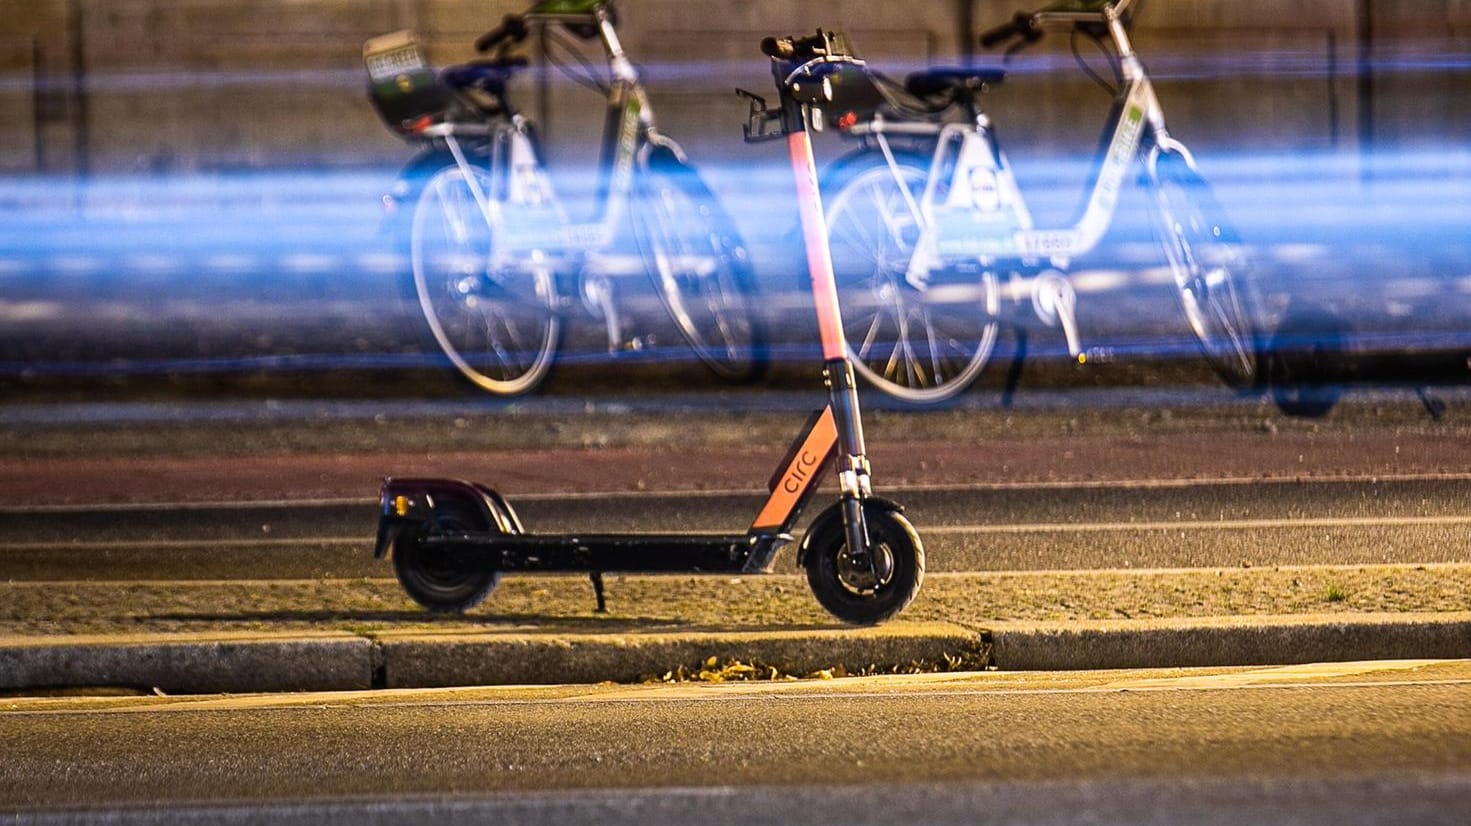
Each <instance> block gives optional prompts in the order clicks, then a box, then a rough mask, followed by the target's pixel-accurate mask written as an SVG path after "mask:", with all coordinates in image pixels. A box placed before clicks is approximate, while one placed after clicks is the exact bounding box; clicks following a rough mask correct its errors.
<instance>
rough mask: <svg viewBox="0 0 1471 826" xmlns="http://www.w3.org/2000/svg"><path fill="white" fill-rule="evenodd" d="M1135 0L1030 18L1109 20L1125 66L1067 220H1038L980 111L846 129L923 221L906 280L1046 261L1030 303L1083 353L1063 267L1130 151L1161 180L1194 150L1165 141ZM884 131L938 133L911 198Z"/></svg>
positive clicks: (1115, 194) (1087, 233)
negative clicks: (867, 140) (1135, 35)
mask: <svg viewBox="0 0 1471 826" xmlns="http://www.w3.org/2000/svg"><path fill="white" fill-rule="evenodd" d="M1131 3H1132V0H1125V2H1121V3H1119V4H1118V5H1116V6H1111V7H1109V8H1107V9H1106V10H1105V11H1103V12H1100V13H1072V12H1042V13H1039V14H1037V15H1036V16H1035V17H1034V18H1033V19H1034V22H1035V23H1036V24H1037V25H1039V26H1048V25H1056V24H1065V25H1073V24H1076V23H1080V22H1083V23H1093V22H1106V23H1107V24H1108V29H1109V33H1110V36H1111V38H1112V40H1113V43H1114V46H1115V48H1116V49H1117V51H1118V55H1119V60H1120V65H1121V68H1122V72H1123V79H1124V85H1123V88H1122V90H1121V91H1120V93H1119V97H1118V99H1117V101H1116V106H1115V109H1116V114H1115V116H1114V121H1113V126H1112V136H1111V138H1110V139H1109V142H1108V144H1107V146H1106V148H1105V149H1104V151H1103V153H1102V155H1101V156H1100V158H1099V163H1098V169H1097V174H1096V176H1095V180H1094V184H1093V188H1092V191H1091V192H1090V193H1089V195H1088V199H1087V202H1086V206H1085V208H1084V209H1083V210H1082V214H1081V217H1080V218H1079V219H1078V221H1077V222H1076V223H1075V224H1074V225H1072V226H1069V227H1061V228H1041V229H1039V228H1037V227H1036V226H1034V224H1033V221H1032V217H1031V213H1030V211H1029V210H1028V209H1027V205H1026V201H1025V199H1024V198H1023V196H1022V193H1021V190H1020V188H1019V187H1018V186H1017V183H1016V176H1015V175H1014V174H1013V173H1012V169H1011V164H1010V163H1009V162H1008V161H1007V158H1006V154H1005V153H1004V152H1003V151H1002V150H1001V147H1000V145H999V144H998V142H997V140H996V137H995V135H994V133H993V132H992V129H991V122H990V119H989V118H987V117H986V115H984V114H978V115H977V117H976V120H975V122H974V123H973V124H960V123H951V124H945V125H938V124H924V123H906V122H893V123H890V122H886V121H885V120H883V118H882V117H881V116H880V117H877V118H875V119H874V120H873V121H872V122H870V123H867V124H860V125H858V126H856V127H853V128H851V129H850V130H848V131H849V134H852V135H862V136H869V137H872V139H873V140H874V142H875V143H876V144H877V145H878V147H879V149H880V151H881V152H882V153H883V154H884V157H885V159H886V160H887V162H888V165H889V169H890V171H891V173H892V174H893V175H894V179H895V181H897V182H899V184H900V185H899V190H900V192H902V193H903V194H904V197H905V201H906V206H907V208H908V210H909V212H910V214H911V216H912V217H913V219H914V221H915V222H916V224H917V225H918V227H919V230H920V236H919V240H918V242H917V244H916V247H915V253H914V255H913V257H912V258H911V259H910V262H909V268H908V271H907V272H906V274H905V278H906V280H907V281H908V282H909V284H910V285H911V286H913V287H915V288H916V289H920V290H924V289H926V288H927V287H928V284H929V280H930V275H931V274H932V273H933V272H935V271H936V270H940V269H943V268H946V267H949V266H953V265H954V264H956V263H959V262H964V263H977V264H979V265H980V266H982V267H985V268H986V269H987V271H988V272H989V271H993V270H994V269H996V268H998V267H999V266H1000V265H1001V264H1002V262H1015V263H1016V264H1018V265H1020V266H1022V267H1024V268H1029V269H1030V268H1036V267H1038V266H1040V265H1041V264H1042V263H1043V262H1046V263H1047V264H1048V265H1050V267H1051V268H1052V270H1049V271H1047V272H1044V273H1043V274H1042V275H1040V276H1038V277H1036V278H1034V279H1032V281H1031V285H1030V287H1031V290H1030V292H1031V298H1032V305H1033V308H1034V309H1035V311H1036V313H1037V315H1038V317H1039V318H1041V319H1042V320H1043V321H1045V322H1048V323H1055V324H1057V325H1059V326H1061V327H1062V329H1063V333H1064V336H1065V337H1066V339H1067V345H1068V350H1069V352H1070V353H1071V354H1072V356H1073V357H1075V358H1076V357H1078V356H1079V354H1080V353H1081V352H1082V346H1081V342H1080V340H1079V336H1078V332H1077V325H1076V320H1075V312H1074V309H1075V305H1076V296H1075V294H1074V292H1073V289H1072V286H1071V284H1070V283H1069V282H1068V281H1067V279H1066V277H1065V276H1063V275H1062V271H1066V270H1067V268H1068V267H1069V266H1070V264H1071V262H1072V259H1074V258H1076V257H1078V256H1080V255H1083V254H1086V253H1087V252H1089V251H1091V250H1092V249H1094V248H1095V247H1096V246H1098V243H1099V242H1100V241H1101V240H1102V239H1103V236H1104V234H1105V233H1106V232H1107V231H1108V227H1109V225H1110V224H1112V222H1113V217H1114V214H1115V212H1116V210H1117V208H1118V203H1119V195H1120V193H1121V191H1122V189H1123V186H1124V182H1125V180H1126V178H1127V175H1128V173H1129V170H1130V168H1131V166H1132V165H1133V162H1134V159H1135V158H1138V159H1139V160H1140V162H1141V163H1142V164H1143V165H1144V169H1145V171H1146V174H1148V175H1149V178H1150V181H1151V183H1156V182H1157V175H1156V171H1157V167H1156V165H1157V162H1158V159H1159V156H1160V154H1161V153H1163V152H1170V153H1176V154H1178V155H1180V156H1181V157H1182V158H1183V159H1184V161H1185V163H1186V164H1187V165H1188V166H1189V167H1190V168H1191V169H1192V170H1194V169H1195V159H1194V157H1193V156H1192V155H1191V154H1190V150H1189V149H1187V148H1186V147H1185V146H1184V145H1183V144H1181V143H1180V142H1178V141H1176V140H1174V139H1173V138H1171V137H1170V135H1169V131H1168V129H1167V128H1166V127H1165V117H1164V110H1163V109H1162V108H1161V106H1160V103H1159V98H1158V97H1157V96H1156V95H1155V92H1154V86H1153V84H1152V83H1151V82H1150V80H1149V76H1148V73H1147V72H1145V70H1144V66H1143V64H1142V63H1141V62H1140V60H1139V57H1138V55H1137V54H1136V53H1135V52H1134V49H1133V44H1132V43H1131V42H1130V40H1129V36H1128V32H1127V30H1126V29H1125V27H1124V24H1123V22H1122V14H1123V11H1124V10H1125V9H1126V8H1127V7H1128V6H1129V5H1130V4H1131ZM889 135H909V136H915V135H922V136H928V135H934V136H936V147H935V152H934V156H933V159H932V161H931V164H930V170H929V174H928V176H927V179H926V180H927V183H926V185H925V190H924V193H923V195H922V196H921V198H920V199H919V201H917V202H916V201H915V199H914V198H913V196H912V194H911V193H910V191H909V189H908V187H907V186H905V185H904V184H903V181H904V179H903V173H902V171H901V169H900V167H899V164H898V161H897V159H896V158H895V156H894V152H893V150H892V148H891V147H890V144H889V140H888V136H889ZM947 169H949V170H950V171H949V172H948V174H947V172H946V170H947ZM991 277H994V275H993V276H991Z"/></svg>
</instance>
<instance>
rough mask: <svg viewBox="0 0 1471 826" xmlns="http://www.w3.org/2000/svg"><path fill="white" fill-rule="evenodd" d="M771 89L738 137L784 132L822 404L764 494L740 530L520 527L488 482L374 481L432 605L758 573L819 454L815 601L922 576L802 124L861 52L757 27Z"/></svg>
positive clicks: (803, 554) (387, 535) (894, 601)
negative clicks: (881, 484) (869, 421)
mask: <svg viewBox="0 0 1471 826" xmlns="http://www.w3.org/2000/svg"><path fill="white" fill-rule="evenodd" d="M762 51H763V52H765V53H766V55H767V56H768V57H770V58H771V61H772V74H773V76H774V78H775V80H776V85H777V89H778V92H779V94H780V95H781V103H780V106H778V107H777V108H775V109H770V110H768V109H766V104H765V101H764V100H762V99H761V98H759V97H757V96H756V95H752V94H751V93H749V92H742V93H741V94H742V95H744V96H745V97H746V98H748V99H750V101H751V108H752V113H751V121H750V123H748V124H747V126H746V139H747V141H748V142H757V141H763V140H767V139H779V138H782V137H785V138H786V140H787V143H788V148H789V150H790V157H791V164H792V172H793V174H794V176H795V178H796V188H797V201H798V206H799V210H800V214H801V219H802V231H803V240H804V242H805V244H806V248H807V265H808V271H809V274H810V276H811V283H812V297H813V301H814V303H815V305H816V309H817V322H818V330H819V333H820V337H821V342H822V355H823V366H822V370H823V378H824V383H825V384H826V387H827V394H828V403H827V406H826V407H825V408H824V409H822V410H820V411H818V412H816V413H814V414H813V416H812V417H811V418H810V419H809V420H808V422H807V425H806V427H805V428H803V430H802V431H801V433H800V435H799V436H798V438H797V439H796V440H795V441H794V442H793V444H792V446H791V448H790V449H789V450H788V451H787V454H786V456H785V457H783V458H782V460H781V463H780V464H779V465H778V466H777V469H776V473H775V475H773V477H772V479H771V482H770V485H769V489H770V495H769V496H768V498H767V500H766V502H765V504H764V505H763V506H762V508H761V510H760V512H759V513H757V515H756V518H755V520H754V521H753V522H752V523H751V526H750V527H749V528H747V529H746V531H745V533H741V534H727V535H693V534H595V535H584V534H537V533H528V532H527V531H526V530H525V528H524V527H523V526H522V524H521V520H520V518H519V517H517V515H516V511H515V509H514V508H512V507H511V504H510V503H509V502H508V501H506V499H505V498H504V497H503V496H501V494H500V493H498V492H497V491H495V490H493V489H492V488H489V487H487V486H485V485H482V484H478V483H474V482H465V481H458V480H452V479H397V478H388V479H385V480H384V482H383V486H382V489H381V494H380V504H381V512H380V517H379V522H378V538H377V543H376V546H375V548H374V556H375V557H376V558H379V559H382V558H383V557H385V556H391V558H392V561H393V568H394V572H395V574H396V575H397V577H398V580H399V583H400V584H401V585H402V586H403V588H404V590H405V591H406V592H407V593H408V595H409V596H410V597H412V598H413V599H414V600H415V601H416V602H418V603H419V604H420V605H422V606H424V607H425V608H428V609H429V610H431V611H437V612H463V611H466V610H468V609H470V608H472V607H474V606H476V605H478V604H479V603H480V602H482V601H483V600H484V599H485V598H486V597H487V596H489V595H490V593H491V591H492V590H494V589H495V586H496V584H497V583H498V582H499V581H500V577H501V575H502V574H506V573H522V572H526V573H530V572H540V573H584V574H587V575H589V576H590V577H591V580H592V584H593V589H594V593H595V595H596V598H597V609H598V611H600V612H602V611H605V610H606V600H605V596H604V590H603V580H602V577H603V574H607V573H638V574H655V573H686V574H687V573H697V574H724V575H730V574H758V573H768V572H770V571H771V568H772V564H773V562H774V560H775V558H776V554H777V552H778V551H779V550H781V549H782V548H783V547H784V546H786V545H788V544H790V543H791V542H792V541H793V539H794V537H793V536H792V530H793V529H794V528H795V527H796V523H797V520H798V518H799V517H800V516H801V514H802V511H803V509H804V508H805V507H806V506H807V504H808V502H809V500H810V499H811V498H812V495H813V494H814V493H815V492H816V490H817V488H818V486H819V483H820V482H821V480H822V478H823V477H824V475H825V474H826V473H827V472H828V470H829V468H831V467H833V466H836V470H837V476H838V482H839V489H840V498H839V501H838V502H836V503H834V504H833V505H831V506H830V507H828V508H827V509H825V510H824V511H823V512H822V513H821V514H819V515H818V516H817V517H816V519H815V520H814V521H813V522H812V524H811V525H810V526H809V527H808V528H807V531H806V533H805V534H804V535H803V537H802V541H801V544H800V545H799V546H798V549H797V563H798V565H799V566H800V567H801V568H803V569H804V570H805V572H806V575H807V581H808V584H809V585H810V586H811V587H812V592H813V594H814V596H816V598H817V601H818V602H819V603H821V604H822V606H823V607H824V608H826V609H827V610H828V611H829V612H831V613H832V614H833V615H834V616H835V617H837V618H838V619H839V620H842V621H843V622H846V623H850V624H855V625H866V624H873V623H878V622H882V621H884V620H886V619H889V618H890V617H893V616H894V615H896V614H898V613H899V612H900V611H901V610H903V609H904V607H905V606H906V605H908V604H909V603H910V602H911V601H912V600H913V599H914V596H915V594H917V593H918V592H919V587H920V583H921V581H922V580H923V578H924V545H923V543H922V542H921V541H920V538H919V533H918V532H917V531H916V530H915V528H914V526H913V525H912V524H911V523H910V522H909V520H908V519H907V518H905V516H904V512H903V508H902V507H901V506H899V505H898V504H897V503H895V502H892V501H890V500H888V499H884V498H881V497H878V496H875V495H874V493H873V488H872V483H871V473H870V465H869V461H868V456H867V447H866V445H865V442H864V437H863V424H862V421H861V418H860V414H859V406H858V392H857V389H856V383H855V379H854V374H853V366H852V364H851V363H850V362H849V360H848V347H847V344H846V342H845V340H844V336H843V325H842V319H841V317H840V314H839V308H838V293H837V288H836V285H835V282H834V278H833V267H832V256H831V252H830V250H829V248H828V244H827V228H826V221H825V219H824V216H823V210H822V199H821V195H820V193H819V191H818V186H817V167H816V163H815V161H814V159H813V154H812V143H811V139H810V136H809V134H808V129H809V127H810V126H811V125H812V123H813V119H814V118H815V117H821V114H820V111H821V107H822V105H823V104H824V103H826V102H827V101H829V100H830V99H831V96H832V89H831V87H830V85H829V84H828V83H827V81H826V79H827V77H828V76H829V75H830V74H831V73H832V72H834V71H835V70H836V69H837V68H838V67H841V66H842V65H844V64H851V63H853V62H855V61H856V60H857V59H856V58H855V57H854V56H853V55H852V54H851V52H850V51H849V49H848V48H847V45H846V40H845V39H844V38H843V36H842V35H840V34H837V33H825V32H821V31H819V32H818V34H817V35H816V36H815V37H809V38H785V39H776V38H767V39H766V41H764V42H763V43H762Z"/></svg>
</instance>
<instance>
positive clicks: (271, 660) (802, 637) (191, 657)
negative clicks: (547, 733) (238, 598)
mask: <svg viewBox="0 0 1471 826" xmlns="http://www.w3.org/2000/svg"><path fill="white" fill-rule="evenodd" d="M979 645H980V643H979V638H978V636H977V635H976V633H975V632H974V631H970V630H968V629H965V628H961V627H959V626H955V625H948V624H941V623H893V624H890V625H885V626H881V627H878V628H863V629H813V630H795V631H761V632H735V631H728V632H727V631H699V632H696V631H690V632H673V633H654V634H564V633H556V632H545V631H543V632H539V633H538V632H534V631H533V632H526V631H522V632H510V633H494V634H488V633H484V632H479V631H476V632H464V633H435V634H427V633H424V632H422V631H419V632H411V631H405V632H391V633H385V634H382V635H379V636H378V637H377V638H375V639H369V638H366V637H361V636H355V635H351V634H338V633H323V634H301V633H294V634H278V635H270V634H234V635H229V634H221V635H178V636H164V637H142V636H137V637H127V636H119V637H26V638H10V639H3V638H0V691H10V692H19V691H26V690H37V689H65V688H102V687H118V686H121V687H129V688H138V689H144V690H148V689H158V690H160V691H163V692H165V693H169V694H206V693H255V692H269V691H360V690H368V689H372V688H430V687H441V686H459V685H519V684H556V683H596V682H604V681H616V682H634V681H637V680H640V679H642V678H644V677H647V676H659V675H662V674H664V673H666V672H668V671H671V670H674V669H676V668H678V667H680V666H684V668H685V669H686V670H687V671H698V670H699V668H700V666H701V664H703V663H704V662H705V661H706V659H707V658H709V657H716V658H717V659H718V660H719V661H720V662H721V663H722V664H723V663H724V662H725V661H726V660H728V659H732V658H733V659H738V660H740V661H741V662H745V663H752V662H758V663H761V664H763V665H767V666H773V667H775V668H777V669H780V670H781V671H782V672H783V673H788V674H809V673H812V672H815V671H818V670H820V669H827V668H836V667H839V666H841V667H843V668H846V669H847V670H849V671H852V672H856V671H860V670H862V669H865V668H877V669H879V670H888V669H890V668H893V667H896V666H906V665H909V664H910V663H913V662H915V661H919V660H926V661H929V662H931V663H942V662H944V660H945V658H946V657H947V656H951V657H955V656H960V655H968V656H969V658H970V661H971V662H974V661H975V660H976V656H975V655H976V654H977V652H978V648H979Z"/></svg>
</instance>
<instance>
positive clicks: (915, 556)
mask: <svg viewBox="0 0 1471 826" xmlns="http://www.w3.org/2000/svg"><path fill="white" fill-rule="evenodd" d="M841 508H842V504H841V503H839V504H837V505H834V506H833V507H832V508H830V509H828V510H827V511H826V512H825V513H823V514H822V515H820V516H819V517H818V518H817V519H816V520H815V521H814V522H813V524H812V527H811V528H810V529H808V532H807V536H806V537H804V539H803V543H802V544H803V546H804V548H803V550H804V554H805V555H804V556H803V566H804V567H805V568H806V569H807V584H808V585H810V586H811V587H812V594H813V596H815V597H817V601H818V602H819V603H821V604H822V607H823V608H826V609H827V610H828V611H829V612H830V613H831V614H832V615H833V616H835V617H837V618H838V619H840V620H842V621H843V622H846V623H848V624H850V625H874V624H877V623H880V622H883V621H884V620H887V619H889V618H891V617H893V616H895V615H896V614H898V613H899V612H900V611H902V610H904V608H905V606H907V605H909V603H910V602H912V601H913V600H914V597H915V595H916V594H918V593H919V586H920V583H921V582H923V581H924V544H923V543H922V542H920V539H919V532H918V531H916V530H915V529H914V525H912V524H910V522H909V520H908V519H906V518H905V517H904V514H902V513H900V512H899V511H897V510H895V509H894V508H893V507H891V506H886V505H884V504H882V503H878V502H865V503H864V506H863V515H864V521H865V522H866V523H867V525H868V539H869V548H868V551H869V555H870V556H871V558H872V564H871V565H869V564H861V563H860V562H859V560H858V559H856V558H855V557H854V555H853V553H852V552H851V551H850V550H849V548H848V537H847V532H846V531H845V530H844V528H843V519H842V511H841Z"/></svg>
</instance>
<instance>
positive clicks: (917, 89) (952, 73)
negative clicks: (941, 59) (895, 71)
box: [904, 66, 1006, 98]
mask: <svg viewBox="0 0 1471 826" xmlns="http://www.w3.org/2000/svg"><path fill="white" fill-rule="evenodd" d="M1005 79H1006V70H1005V69H1002V68H1000V67H997V66H944V67H937V68H932V69H925V70H924V71H922V72H914V73H913V74H910V75H909V76H908V77H906V78H904V90H905V91H907V92H909V94H911V95H914V96H915V97H921V98H930V97H935V96H936V95H950V96H956V95H960V94H965V95H975V94H977V93H979V92H984V91H985V90H986V89H987V88H989V87H992V86H999V85H1001V81H1002V80H1005Z"/></svg>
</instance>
